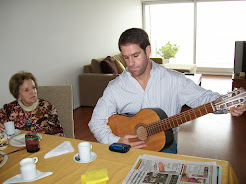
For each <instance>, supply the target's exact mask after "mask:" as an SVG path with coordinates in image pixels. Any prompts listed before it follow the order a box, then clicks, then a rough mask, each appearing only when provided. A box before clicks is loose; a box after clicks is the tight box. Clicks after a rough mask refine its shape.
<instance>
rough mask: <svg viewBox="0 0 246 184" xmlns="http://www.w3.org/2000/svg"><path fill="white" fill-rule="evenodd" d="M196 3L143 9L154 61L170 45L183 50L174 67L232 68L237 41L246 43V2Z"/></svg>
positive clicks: (177, 56)
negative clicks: (180, 65)
mask: <svg viewBox="0 0 246 184" xmlns="http://www.w3.org/2000/svg"><path fill="white" fill-rule="evenodd" d="M197 1H198V2H197V6H195V3H194V2H187V3H180V2H178V1H175V2H176V3H166V4H164V3H163V4H156V3H155V4H146V5H144V15H145V22H144V23H145V29H146V31H147V32H148V34H149V36H150V40H151V45H152V57H160V56H159V55H158V54H156V51H157V50H158V49H159V48H160V47H161V46H162V45H164V44H166V43H167V42H168V41H170V42H171V43H177V44H178V45H179V46H180V50H179V51H178V53H177V55H176V57H175V58H174V59H171V60H170V62H171V63H172V62H173V63H187V64H191V63H196V64H197V66H198V67H214V68H233V65H234V47H235V41H240V40H241V41H242V40H246V34H245V33H246V24H245V23H244V19H245V17H246V11H245V10H246V1H216V2H215V1H213V2H211V1H210V2H200V1H199V0H197ZM177 2H178V3H177ZM194 12H197V13H194ZM195 30H196V31H195ZM194 38H195V39H194Z"/></svg>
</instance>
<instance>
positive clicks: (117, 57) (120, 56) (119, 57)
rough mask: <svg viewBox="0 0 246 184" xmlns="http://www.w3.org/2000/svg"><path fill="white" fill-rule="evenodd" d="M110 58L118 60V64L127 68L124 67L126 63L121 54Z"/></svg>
mask: <svg viewBox="0 0 246 184" xmlns="http://www.w3.org/2000/svg"><path fill="white" fill-rule="evenodd" d="M112 58H113V59H115V60H118V61H119V62H121V63H122V64H123V66H124V67H127V66H126V62H125V59H124V57H123V56H122V54H121V53H120V54H117V55H115V56H113V57H112Z"/></svg>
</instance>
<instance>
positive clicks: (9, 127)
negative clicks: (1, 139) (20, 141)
mask: <svg viewBox="0 0 246 184" xmlns="http://www.w3.org/2000/svg"><path fill="white" fill-rule="evenodd" d="M4 128H5V131H6V133H7V135H8V136H10V135H14V134H15V124H14V122H13V121H9V122H6V123H4Z"/></svg>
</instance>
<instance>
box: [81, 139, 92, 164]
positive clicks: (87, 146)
mask: <svg viewBox="0 0 246 184" xmlns="http://www.w3.org/2000/svg"><path fill="white" fill-rule="evenodd" d="M78 149H79V159H80V161H82V162H89V161H90V160H91V149H92V145H91V143H89V142H81V143H79V144H78Z"/></svg>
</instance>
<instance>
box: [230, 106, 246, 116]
mask: <svg viewBox="0 0 246 184" xmlns="http://www.w3.org/2000/svg"><path fill="white" fill-rule="evenodd" d="M245 111H246V103H245V104H243V105H240V106H237V107H232V108H231V109H230V111H229V112H230V113H231V114H232V115H233V116H241V115H242V114H243V113H244V112H245Z"/></svg>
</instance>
